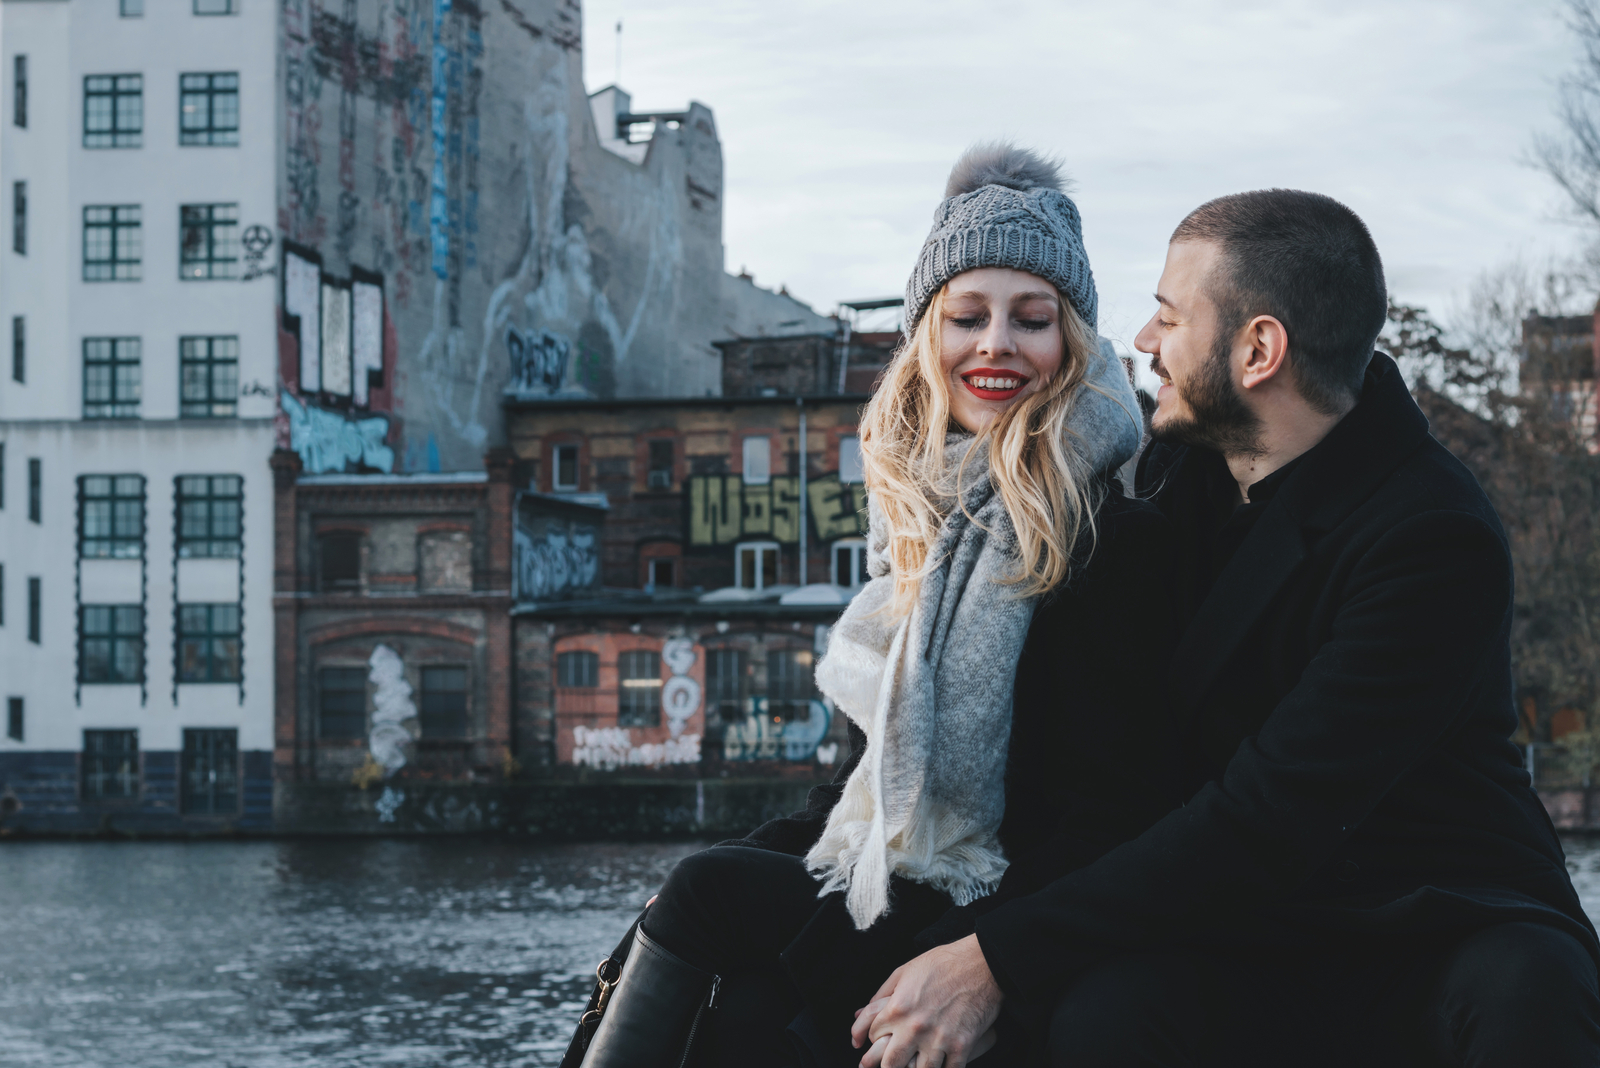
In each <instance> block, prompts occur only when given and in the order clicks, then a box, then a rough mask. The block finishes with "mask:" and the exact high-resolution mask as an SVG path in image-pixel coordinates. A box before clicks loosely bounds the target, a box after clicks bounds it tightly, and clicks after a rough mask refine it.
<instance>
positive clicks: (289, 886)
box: [0, 840, 1600, 1068]
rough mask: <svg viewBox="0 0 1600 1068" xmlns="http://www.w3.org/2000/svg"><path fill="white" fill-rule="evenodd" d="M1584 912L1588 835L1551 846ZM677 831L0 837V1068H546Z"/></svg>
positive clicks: (1592, 877)
mask: <svg viewBox="0 0 1600 1068" xmlns="http://www.w3.org/2000/svg"><path fill="white" fill-rule="evenodd" d="M1567 847H1568V857H1569V865H1570V867H1571V868H1572V871H1573V878H1574V881H1575V882H1576V883H1577V885H1578V891H1579V893H1580V894H1581V895H1582V896H1583V899H1584V905H1585V907H1586V908H1588V910H1589V913H1590V915H1591V916H1600V842H1596V841H1594V840H1573V841H1569V842H1568V843H1567ZM695 848H697V846H696V845H694V844H688V843H678V844H672V845H609V844H608V845H583V846H522V845H515V844H511V843H505V842H485V841H426V842H415V841H373V842H349V841H340V842H253V843H236V842H211V843H190V844H176V843H174V844H165V843H147V842H130V843H7V844H5V845H4V846H3V847H0V1064H3V1065H5V1066H7V1068H24V1066H26V1068H34V1066H49V1068H68V1066H71V1068H78V1066H93V1068H181V1066H187V1065H206V1066H208V1068H291V1066H292V1068H312V1066H315V1068H340V1066H345V1065H350V1066H354V1065H361V1066H363V1068H370V1066H399V1068H409V1066H416V1068H436V1066H450V1065H461V1066H467V1065H471V1066H473V1068H510V1066H535V1065H554V1064H556V1063H557V1062H559V1061H560V1059H561V1053H562V1051H563V1050H564V1049H565V1047H566V1040H567V1038H568V1037H569V1035H570V1034H571V1029H572V1025H573V1021H574V1020H575V1019H576V1016H577V1014H578V1012H579V1010H580V1008H581V1003H582V1001H583V999H584V998H585V997H587V995H588V989H589V985H590V983H591V981H592V976H593V971H592V969H593V967H594V965H595V962H596V961H598V960H599V959H600V958H601V957H602V956H604V955H605V953H606V951H607V950H609V949H610V948H611V947H612V945H614V944H615V942H616V940H617V938H618V937H619V936H620V934H621V933H622V932H623V931H624V930H626V929H627V925H628V923H629V922H630V921H631V920H632V918H633V916H634V915H635V914H636V913H637V912H638V910H639V908H640V907H642V905H643V903H644V901H645V899H646V898H648V897H649V896H650V894H651V893H653V892H654V891H655V890H656V888H658V887H659V886H660V884H661V881H662V880H663V878H665V876H666V874H667V872H668V870H669V869H670V868H671V867H672V864H673V862H674V861H675V860H677V858H679V857H681V856H683V855H684V854H685V853H688V852H689V851H691V850H692V849H695Z"/></svg>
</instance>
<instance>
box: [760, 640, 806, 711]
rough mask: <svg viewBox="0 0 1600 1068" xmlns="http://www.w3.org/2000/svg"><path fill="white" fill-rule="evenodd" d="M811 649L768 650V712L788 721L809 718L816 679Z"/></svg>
mask: <svg viewBox="0 0 1600 1068" xmlns="http://www.w3.org/2000/svg"><path fill="white" fill-rule="evenodd" d="M812 659H813V656H812V653H811V650H810V649H782V650H773V651H771V652H768V653H767V712H768V714H769V715H771V716H772V717H773V719H774V720H778V719H781V720H783V721H784V722H785V723H788V722H789V721H791V720H798V719H807V718H809V717H810V715H811V699H812V698H813V697H815V696H816V694H817V688H816V682H815V681H814V679H813V676H812V673H811V662H812Z"/></svg>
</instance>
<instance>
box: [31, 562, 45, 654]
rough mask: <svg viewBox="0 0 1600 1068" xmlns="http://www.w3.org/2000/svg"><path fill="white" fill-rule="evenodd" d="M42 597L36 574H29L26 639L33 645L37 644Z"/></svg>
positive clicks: (40, 621)
mask: <svg viewBox="0 0 1600 1068" xmlns="http://www.w3.org/2000/svg"><path fill="white" fill-rule="evenodd" d="M43 599H44V598H43V597H42V595H41V592H40V589H39V578H38V576H36V575H34V576H30V577H29V578H28V640H29V641H30V642H32V643H33V644H35V645H38V644H39V630H40V624H41V623H42V622H43V620H41V619H40V615H41V612H40V609H41V607H42V605H41V603H40V602H41V601H42V600H43Z"/></svg>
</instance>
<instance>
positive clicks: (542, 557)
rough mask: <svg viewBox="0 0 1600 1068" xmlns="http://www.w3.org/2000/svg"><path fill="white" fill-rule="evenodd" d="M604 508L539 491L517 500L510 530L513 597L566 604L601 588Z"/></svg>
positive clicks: (521, 496)
mask: <svg viewBox="0 0 1600 1068" xmlns="http://www.w3.org/2000/svg"><path fill="white" fill-rule="evenodd" d="M604 519H605V510H604V509H603V508H597V507H593V506H591V505H586V504H580V503H577V502H574V501H566V500H560V499H556V498H551V497H547V496H544V495H543V494H537V493H524V494H521V495H519V496H518V498H517V504H516V520H515V522H514V523H513V524H512V528H511V554H512V556H511V568H512V571H511V582H512V587H511V591H512V596H513V597H514V598H515V599H516V600H518V601H521V602H531V601H552V600H565V599H568V598H571V597H576V596H580V595H582V594H585V593H593V592H597V591H598V590H599V588H600V524H601V522H602V521H604Z"/></svg>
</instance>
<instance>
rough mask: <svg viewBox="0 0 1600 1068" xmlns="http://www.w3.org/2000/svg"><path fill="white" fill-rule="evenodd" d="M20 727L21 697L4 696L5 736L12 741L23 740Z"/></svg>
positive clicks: (21, 725) (21, 724)
mask: <svg viewBox="0 0 1600 1068" xmlns="http://www.w3.org/2000/svg"><path fill="white" fill-rule="evenodd" d="M22 727H23V723H22V698H20V697H8V698H6V737H7V738H10V739H11V740H12V741H13V742H21V741H25V739H24V738H23V736H22V735H23V730H22Z"/></svg>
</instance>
